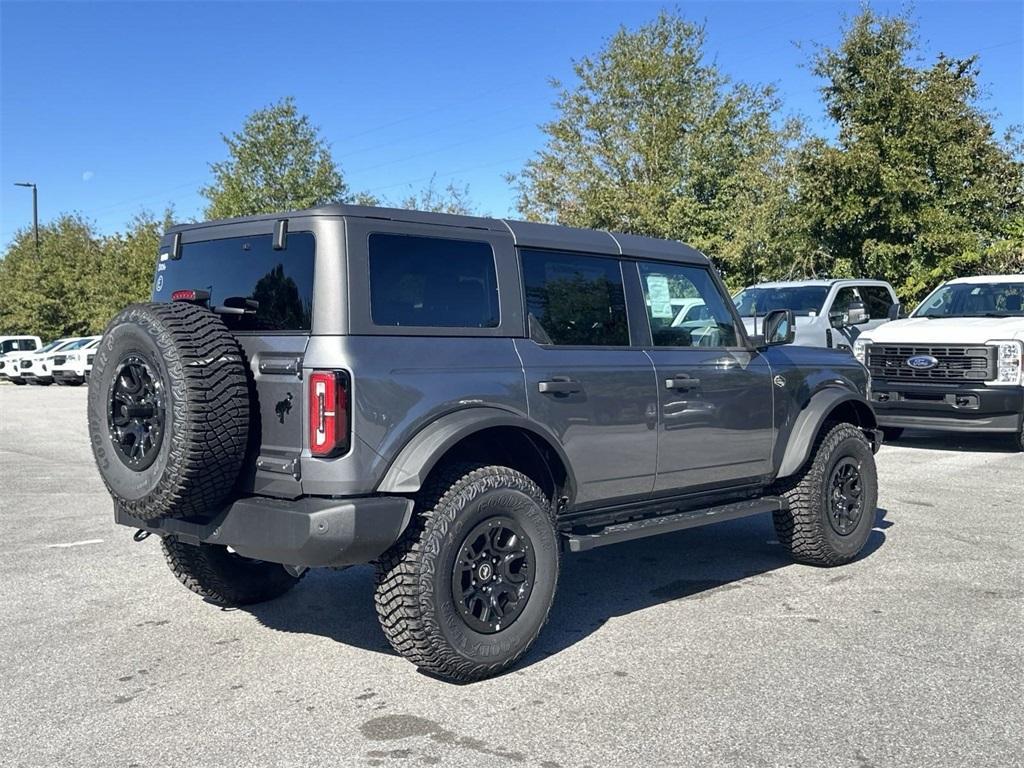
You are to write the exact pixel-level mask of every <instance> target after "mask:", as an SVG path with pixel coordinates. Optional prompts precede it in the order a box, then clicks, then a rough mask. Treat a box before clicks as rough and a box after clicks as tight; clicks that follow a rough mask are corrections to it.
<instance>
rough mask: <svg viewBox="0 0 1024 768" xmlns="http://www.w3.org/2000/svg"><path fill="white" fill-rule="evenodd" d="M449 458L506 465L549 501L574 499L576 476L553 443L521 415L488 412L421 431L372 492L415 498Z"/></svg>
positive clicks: (457, 416) (467, 413)
mask: <svg viewBox="0 0 1024 768" xmlns="http://www.w3.org/2000/svg"><path fill="white" fill-rule="evenodd" d="M449 459H452V460H458V459H463V460H473V461H483V462H487V463H497V464H503V465H506V466H511V468H513V469H518V470H519V471H521V472H523V473H524V474H526V475H527V476H529V477H530V478H532V479H533V480H534V481H535V482H536V483H537V484H538V485H540V487H541V488H542V489H543V490H544V492H545V493H547V494H548V495H549V497H550V498H551V499H552V500H553V501H557V500H558V499H559V498H560V497H563V496H564V497H566V498H568V499H569V500H571V499H572V498H573V497H574V495H575V489H576V480H575V476H574V475H573V471H572V467H571V465H570V464H569V460H568V457H567V456H566V455H565V451H564V450H563V449H562V447H561V446H560V445H559V443H558V441H557V439H555V438H554V436H553V435H550V434H549V433H547V431H546V430H545V429H544V428H543V427H541V426H539V425H538V424H536V423H534V422H532V421H530V420H529V419H527V418H525V417H524V416H522V415H520V414H517V413H513V412H511V411H505V410H502V409H500V408H493V407H483V408H465V409H462V410H459V411H455V412H453V413H449V414H447V415H445V416H442V417H441V418H440V419H437V420H436V421H434V422H432V423H431V424H429V425H428V426H426V427H424V428H423V429H421V430H420V431H419V432H417V433H416V434H415V435H413V437H412V438H410V440H409V441H408V442H407V443H406V444H405V446H404V447H403V448H402V449H401V450H400V451H399V452H398V455H397V456H396V457H395V459H394V460H393V461H392V462H391V465H390V466H389V467H388V470H387V472H385V474H384V477H383V479H382V480H381V481H380V483H379V484H378V485H377V489H376V490H377V491H378V492H379V493H394V494H412V493H416V492H417V491H419V490H420V488H421V487H423V485H424V484H425V483H426V481H427V478H428V477H429V476H430V474H431V472H433V471H434V470H435V469H436V468H438V467H440V466H441V465H442V464H443V463H445V462H446V461H447V460H449Z"/></svg>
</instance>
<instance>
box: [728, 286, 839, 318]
mask: <svg viewBox="0 0 1024 768" xmlns="http://www.w3.org/2000/svg"><path fill="white" fill-rule="evenodd" d="M826 296H828V286H825V285H803V286H793V287H780V288H759V287H757V286H753V287H751V288H744V289H743V290H742V291H740V292H739V293H737V294H736V295H735V296H733V297H732V300H733V301H734V302H735V303H736V309H737V310H738V311H739V313H740V316H741V317H753V316H754V315H755V314H757V315H759V316H760V315H764V314H765V313H766V312H771V311H772V310H773V309H792V310H793V314H794V315H803V316H804V317H807V316H810V315H817V314H818V313H820V312H821V306H822V304H824V303H825V297H826Z"/></svg>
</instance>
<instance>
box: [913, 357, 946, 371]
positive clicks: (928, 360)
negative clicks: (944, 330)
mask: <svg viewBox="0 0 1024 768" xmlns="http://www.w3.org/2000/svg"><path fill="white" fill-rule="evenodd" d="M938 364H939V361H938V360H937V359H936V358H934V357H932V356H931V355H914V356H913V357H908V358H907V365H909V366H910V367H911V368H917V369H918V370H919V371H924V370H927V369H928V368H934V367H935V366H936V365H938Z"/></svg>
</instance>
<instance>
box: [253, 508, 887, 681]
mask: <svg viewBox="0 0 1024 768" xmlns="http://www.w3.org/2000/svg"><path fill="white" fill-rule="evenodd" d="M887 514H888V512H887V510H885V509H878V510H876V517H875V525H874V529H873V530H872V532H871V535H870V537H869V538H868V542H867V545H866V546H865V548H864V551H863V552H862V553H861V555H860V557H859V558H858V559H863V558H865V557H870V556H871V554H872V553H874V552H875V551H877V550H878V549H879V548H880V547H881V546H882V545H883V544H884V543H885V533H884V532H883V531H884V530H885V529H886V528H889V527H891V526H892V525H893V523H892V522H891V521H889V520H887V519H886V515H887ZM792 564H793V561H792V560H790V559H789V557H787V556H786V554H785V553H784V552H783V550H782V548H781V547H780V546H779V544H778V543H777V542H776V540H775V531H774V529H773V527H772V522H771V518H770V517H769V516H767V515H763V516H757V517H750V518H744V519H741V520H733V521H730V522H726V523H718V524H716V525H709V526H705V527H702V528H694V529H691V530H686V531H679V532H677V533H670V534H663V535H661V536H653V537H651V538H647V539H640V540H638V541H632V542H626V543H623V544H617V545H614V546H610V547H606V548H600V549H596V550H592V551H590V552H585V553H582V554H578V555H570V554H567V555H565V556H564V557H563V558H562V574H561V578H560V580H559V585H558V592H557V594H556V597H555V604H554V606H553V607H552V609H551V617H550V619H549V621H548V624H547V626H546V627H545V628H544V630H543V631H542V632H541V634H540V637H539V638H538V640H537V642H536V643H535V644H534V646H533V648H532V649H531V650H530V651H529V653H528V654H527V655H526V657H525V659H524V660H523V661H522V662H520V663H519V664H517V665H516V667H515V668H518V669H521V668H523V667H526V666H529V665H531V664H533V663H535V662H537V661H539V660H541V659H542V658H544V657H547V656H553V655H554V654H556V653H559V652H560V651H562V650H565V649H566V648H569V647H570V646H572V645H573V644H575V643H577V642H578V641H580V640H582V639H583V638H585V637H587V636H588V635H589V634H591V633H592V632H595V631H596V630H598V629H599V628H600V627H602V626H603V625H604V624H605V622H607V621H608V620H609V619H610V618H612V617H618V616H625V615H628V614H630V613H633V612H634V611H640V610H643V609H645V608H649V607H651V606H654V605H659V604H661V603H667V602H672V601H675V600H701V599H705V598H706V597H709V596H710V595H712V594H713V593H715V592H718V591H723V590H727V589H740V588H761V586H762V585H761V584H760V583H758V584H757V585H756V586H754V585H753V584H752V581H750V580H752V579H753V578H754V577H758V576H762V575H765V574H769V573H771V572H772V571H774V570H776V569H778V568H783V567H785V566H788V565H792ZM784 598H785V594H784V593H780V594H779V595H778V599H779V601H780V602H782V601H783V600H784ZM241 610H245V611H247V612H249V613H251V614H252V615H253V616H255V617H256V618H257V619H258V620H259V621H260V622H261V623H262V624H264V625H265V626H267V627H269V628H271V629H275V630H278V631H281V632H297V633H302V634H314V635H321V636H323V637H328V638H330V639H332V640H335V641H337V642H339V643H345V644H346V645H351V646H353V647H356V648H362V649H365V650H369V651H376V652H379V653H387V654H393V653H394V651H392V650H391V647H390V646H389V645H388V643H387V641H386V640H385V639H384V635H383V634H382V632H381V630H380V628H379V626H378V624H377V615H376V612H375V611H374V607H373V569H372V568H370V567H366V566H360V567H356V568H350V569H348V570H345V571H342V572H337V571H331V570H325V569H318V570H314V571H311V572H309V573H307V575H306V578H305V579H304V580H303V582H302V584H300V585H299V586H298V587H297V588H296V589H295V590H294V591H293V592H291V593H289V595H287V596H286V597H284V598H281V599H279V600H275V601H272V602H269V603H263V604H261V605H254V606H249V607H247V608H244V609H241Z"/></svg>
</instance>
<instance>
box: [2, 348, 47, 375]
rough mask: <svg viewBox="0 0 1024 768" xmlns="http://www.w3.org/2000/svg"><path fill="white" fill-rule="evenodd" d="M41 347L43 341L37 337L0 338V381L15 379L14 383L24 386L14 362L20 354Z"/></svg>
mask: <svg viewBox="0 0 1024 768" xmlns="http://www.w3.org/2000/svg"><path fill="white" fill-rule="evenodd" d="M41 346H43V341H42V339H40V338H39V337H38V336H0V379H8V380H13V379H17V381H15V382H14V383H16V384H24V383H25V382H24V381H22V380H21V377H20V376H18V374H17V370H18V366H17V363H16V362H15V361H16V360H17V359H18V358H19V356H20V354H22V353H25V352H34V351H35V350H37V349H39V348H40V347H41ZM12 376H13V378H12Z"/></svg>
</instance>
